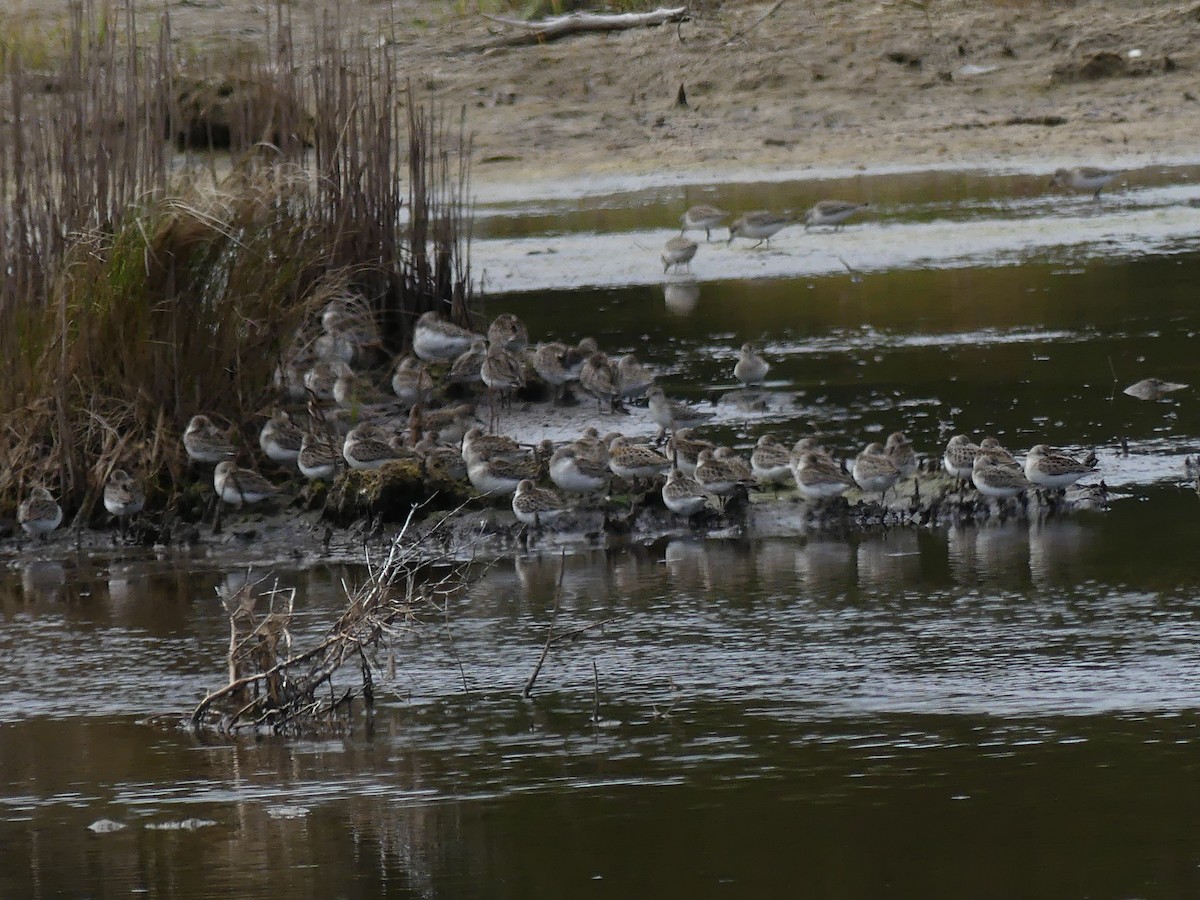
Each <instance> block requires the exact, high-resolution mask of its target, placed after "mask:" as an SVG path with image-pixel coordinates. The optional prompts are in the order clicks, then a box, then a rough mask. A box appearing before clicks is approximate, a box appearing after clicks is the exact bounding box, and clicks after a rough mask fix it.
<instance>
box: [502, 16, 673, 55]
mask: <svg viewBox="0 0 1200 900" xmlns="http://www.w3.org/2000/svg"><path fill="white" fill-rule="evenodd" d="M687 14H688V8H687V7H686V6H674V7H665V6H664V7H659V8H658V9H656V10H654V11H653V12H645V13H612V14H601V13H569V14H568V15H565V16H552V17H550V18H546V19H538V20H537V21H534V22H527V21H525V20H523V19H513V18H509V17H508V16H495V15H489V14H488V13H483V17H484V18H485V19H488V20H490V21H492V22H498V23H500V24H501V25H506V26H508V27H511V28H516V29H519V32H518V33H517V34H510V35H505V36H504V37H502V38H500V39H499V40H498V41H497V42H496V43H494V44H493V46H506V45H513V44H538V43H544V42H548V41H556V40H558V39H559V38H563V37H567V36H568V35H572V34H584V33H587V32H592V31H624V30H625V29H628V28H642V27H645V26H648V25H665V24H667V23H670V22H682V21H683V20H684V19H685V18H687Z"/></svg>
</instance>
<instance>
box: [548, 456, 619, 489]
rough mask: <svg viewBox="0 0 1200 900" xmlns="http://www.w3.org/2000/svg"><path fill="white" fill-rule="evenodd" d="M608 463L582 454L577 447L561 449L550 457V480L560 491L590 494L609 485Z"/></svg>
mask: <svg viewBox="0 0 1200 900" xmlns="http://www.w3.org/2000/svg"><path fill="white" fill-rule="evenodd" d="M608 479H609V469H608V463H607V461H604V462H602V461H601V460H598V459H595V458H593V457H591V456H588V455H586V454H581V453H579V451H578V450H577V449H576V448H575V447H571V446H567V447H559V448H558V449H557V450H555V451H554V454H553V455H552V456H551V457H550V480H551V481H553V482H554V484H555V486H556V487H558V488H559V489H560V490H564V491H570V492H571V493H574V494H590V493H592V492H593V491H599V490H602V489H603V488H604V487H605V486H607V485H608Z"/></svg>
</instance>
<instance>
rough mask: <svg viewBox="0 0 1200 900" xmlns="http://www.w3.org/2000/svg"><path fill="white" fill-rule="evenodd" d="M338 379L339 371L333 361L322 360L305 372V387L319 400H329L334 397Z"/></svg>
mask: <svg viewBox="0 0 1200 900" xmlns="http://www.w3.org/2000/svg"><path fill="white" fill-rule="evenodd" d="M337 379H338V373H337V372H336V371H335V370H334V367H333V363H330V362H327V361H325V360H321V361H319V362H317V363H314V364H313V365H312V367H311V368H309V370H308V371H307V372H305V373H304V389H305V390H306V391H308V392H309V393H311V394H312V395H313V396H314V397H316V398H317V399H318V400H325V401H329V400H332V399H333V386H334V384H336V383H337Z"/></svg>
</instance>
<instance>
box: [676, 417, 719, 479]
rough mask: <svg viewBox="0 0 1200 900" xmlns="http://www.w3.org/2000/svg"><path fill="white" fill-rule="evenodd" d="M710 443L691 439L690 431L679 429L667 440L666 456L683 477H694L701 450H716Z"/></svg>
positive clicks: (699, 439) (688, 429)
mask: <svg viewBox="0 0 1200 900" xmlns="http://www.w3.org/2000/svg"><path fill="white" fill-rule="evenodd" d="M716 449H717V445H716V444H714V443H713V442H712V441H706V440H703V439H701V438H693V437H692V429H690V428H679V429H677V430H675V431H674V432H672V433H671V437H670V438H668V439H667V455H668V456H669V457H670V459H671V462H672V463H673V464H674V465H675V467H676V468H677V469H679V470H680V471H681V472H683V474H684V475H689V476H690V475H694V474H695V473H696V464H697V462H699V460H700V451H701V450H716Z"/></svg>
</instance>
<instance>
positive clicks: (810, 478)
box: [792, 451, 854, 502]
mask: <svg viewBox="0 0 1200 900" xmlns="http://www.w3.org/2000/svg"><path fill="white" fill-rule="evenodd" d="M792 477H793V478H795V479H796V490H797V491H798V492H799V494H800V496H801V497H803V498H804V499H805V500H813V501H817V502H820V501H822V500H832V499H833V498H834V497H840V496H841V495H842V494H844V493H846V491H848V490H850V488H852V487H854V481H853V479H851V477H850V476H849V474H847V473H846V471H845V470H844V469H842V468H841V467H840V466H838V465H837V464H836V463H834V462H833V461H832V460H831V459H829V458H828V457H826V456H822V455H820V454H818V453H814V452H812V451H809V452H807V453H805V454H803V455H802V456H801V457H800V459H799V460H798V461H797V462H796V465H795V466H793V468H792Z"/></svg>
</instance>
